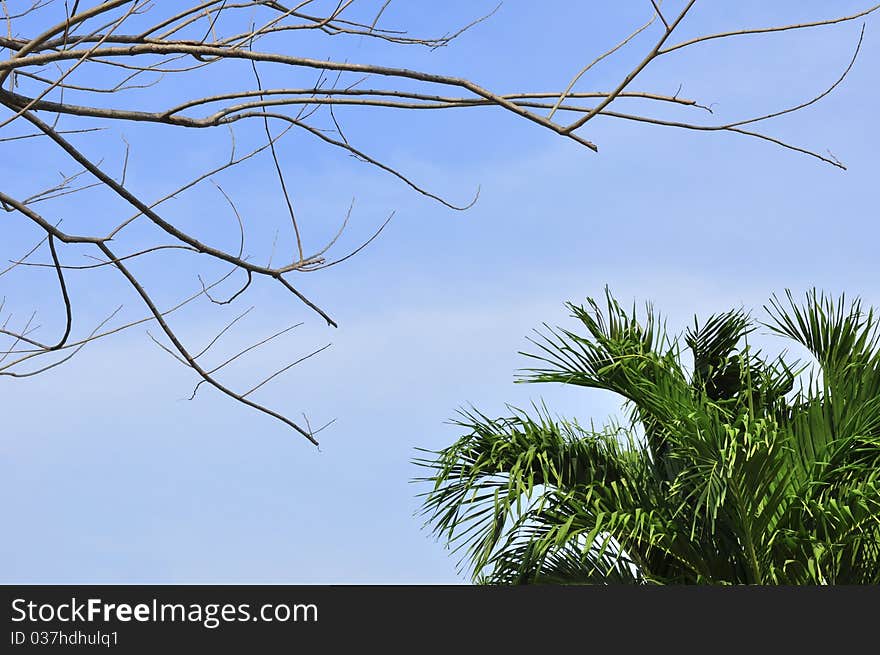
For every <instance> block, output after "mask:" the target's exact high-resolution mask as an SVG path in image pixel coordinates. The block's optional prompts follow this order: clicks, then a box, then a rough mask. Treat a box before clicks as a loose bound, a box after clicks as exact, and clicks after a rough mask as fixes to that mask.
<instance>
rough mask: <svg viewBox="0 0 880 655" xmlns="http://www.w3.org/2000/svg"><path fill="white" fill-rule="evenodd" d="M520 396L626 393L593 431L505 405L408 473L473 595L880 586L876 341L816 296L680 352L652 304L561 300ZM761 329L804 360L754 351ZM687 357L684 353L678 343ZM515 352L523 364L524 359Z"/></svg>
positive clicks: (541, 411) (784, 303) (858, 318)
mask: <svg viewBox="0 0 880 655" xmlns="http://www.w3.org/2000/svg"><path fill="white" fill-rule="evenodd" d="M568 307H569V309H571V311H572V315H573V317H574V318H576V319H577V320H578V321H579V323H580V326H581V327H582V328H583V330H584V332H583V333H577V332H574V331H569V330H563V329H557V330H548V332H547V333H546V335H545V336H542V337H541V338H540V339H538V340H536V341H534V342H533V343H534V344H535V346H536V347H537V349H538V350H537V352H536V353H532V354H527V356H528V357H530V358H531V359H532V360H533V361H535V362H537V363H538V364H537V366H538V367H537V368H532V369H527V371H526V372H525V375H524V378H523V381H527V382H561V383H564V384H572V385H579V386H582V387H593V388H597V389H605V390H609V391H612V392H615V393H617V394H619V395H620V396H621V397H622V398H623V399H624V405H625V408H626V409H627V412H626V420H625V421H624V422H623V423H622V424H620V425H618V424H611V425H607V426H605V427H604V428H602V429H596V428H595V427H591V428H586V427H583V426H581V425H579V424H578V423H577V422H576V421H570V420H562V419H558V418H554V417H552V416H551V415H550V413H549V412H548V411H547V409H546V408H545V407H543V406H542V407H535V408H534V411H532V412H524V411H521V410H516V409H513V408H512V409H511V414H510V416H507V417H504V418H494V419H493V418H490V417H488V416H486V415H485V414H483V413H481V412H478V411H476V410H473V409H472V410H467V411H463V412H462V413H461V415H460V417H459V418H458V419H457V420H456V421H455V424H456V425H457V426H459V427H460V428H462V429H463V430H464V432H465V434H464V436H462V437H461V438H460V439H459V440H458V441H457V442H456V443H454V444H453V445H451V446H449V447H448V448H445V449H443V450H440V451H437V452H434V451H424V452H425V453H426V454H425V455H424V456H422V457H421V458H420V459H418V460H417V463H418V464H420V465H421V466H423V467H426V468H427V469H428V470H429V472H430V473H429V475H428V476H427V477H425V478H422V481H427V482H429V483H430V484H431V487H430V490H429V491H427V492H426V493H425V494H423V509H424V512H425V515H426V516H427V520H428V522H429V523H430V524H431V525H432V528H433V530H434V531H435V533H436V534H437V535H438V536H440V537H442V538H444V539H446V540H448V542H449V543H450V545H451V546H452V547H454V548H455V549H458V550H459V552H460V553H461V554H462V563H463V564H465V565H466V566H467V568H468V569H469V570H470V571H471V573H472V574H473V576H474V579H475V580H477V581H478V582H486V583H494V584H508V583H532V582H545V583H548V582H549V583H611V582H626V583H657V584H670V583H671V584H870V583H878V582H880V348H878V343H880V337H878V321H877V320H876V316H875V314H874V312H873V310H870V309H869V310H867V311H866V310H863V308H862V306H861V303H860V301H858V300H855V301H854V302H849V303H848V302H847V301H846V300H845V298H843V297H841V298H839V299H833V298H830V297H827V296H825V295H823V294H820V293H818V292H816V291H812V292H810V293H808V294H807V297H806V300H805V302H804V303H802V304H798V303H797V302H795V300H794V299H793V297H792V295H791V293H786V296H785V298H784V299H782V300H780V299H779V298H777V297H773V298H772V299H771V301H770V302H769V304H768V305H767V306H765V308H764V309H765V311H766V312H767V315H768V317H769V318H768V320H767V321H766V322H764V323H760V324H759V323H757V322H756V321H755V320H753V319H752V318H751V316H749V315H747V314H746V313H745V312H743V311H739V310H735V311H731V312H728V313H725V314H720V315H715V316H712V317H710V318H709V319H708V320H706V321H705V322H702V323H699V322H697V321H695V322H694V325H693V327H692V328H690V329H688V330H687V331H686V332H685V334H684V335H683V338H680V337H671V336H669V335H668V333H667V332H666V329H665V325H664V324H663V323H662V322H661V321H660V320H659V319H658V317H657V315H656V314H655V312H654V311H653V309H652V308H651V307H650V306H648V307H647V309H646V312H645V313H644V316H643V317H641V318H640V317H639V315H638V313H637V312H636V311H635V309H633V310H632V311H626V310H625V309H623V308H622V307H621V305H620V304H619V303H618V302H617V301H616V300H615V299H614V298H613V296H612V295H611V293H610V292H608V291H606V298H605V301H604V303H602V305H600V304H599V303H597V302H595V301H594V300H592V299H589V300H588V301H587V303H586V304H585V305H584V306H576V305H573V304H569V305H568ZM759 325H763V326H765V327H767V328H769V329H770V330H771V332H773V333H775V334H777V335H779V336H782V337H785V338H787V339H789V340H793V341H794V342H797V343H798V344H801V345H802V346H803V347H805V348H806V350H807V351H809V353H810V354H811V356H812V357H813V358H814V359H815V363H814V364H812V365H810V364H803V365H802V364H799V363H796V362H789V361H787V360H786V357H785V356H784V355H780V356H776V357H770V356H767V355H765V354H763V353H762V352H759V351H757V350H755V349H754V348H752V347H751V346H750V345H749V343H748V335H749V334H750V333H751V332H752V331H753V330H755V329H756V328H757V327H758V326H759ZM682 342H683V343H682ZM523 354H526V353H523Z"/></svg>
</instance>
